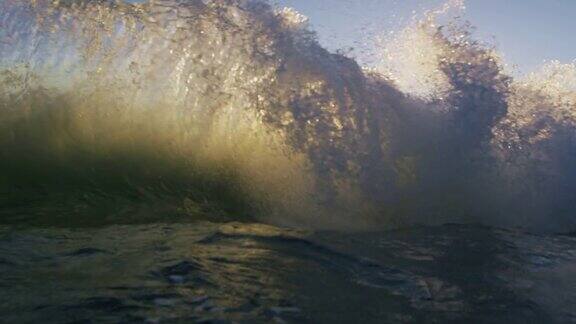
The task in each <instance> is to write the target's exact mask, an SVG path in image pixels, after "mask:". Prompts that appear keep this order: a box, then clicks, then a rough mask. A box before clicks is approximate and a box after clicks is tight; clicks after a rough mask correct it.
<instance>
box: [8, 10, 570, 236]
mask: <svg viewBox="0 0 576 324" xmlns="http://www.w3.org/2000/svg"><path fill="white" fill-rule="evenodd" d="M456 4H457V5H458V4H459V3H456ZM453 7H454V4H449V5H448V6H447V7H446V8H443V9H442V10H439V11H435V12H431V13H429V14H427V15H426V16H425V18H424V19H422V20H419V21H415V22H414V23H413V24H412V25H410V26H408V27H407V28H406V29H405V30H404V31H403V32H401V33H399V34H397V36H396V37H394V38H391V39H385V40H384V42H383V48H382V49H381V50H382V53H383V55H382V62H381V65H380V66H378V67H377V68H376V69H366V68H362V67H360V66H359V65H358V64H357V63H356V62H355V61H354V60H352V59H350V58H348V57H345V56H343V55H341V54H334V53H330V52H328V51H327V50H325V49H323V48H322V47H321V46H320V45H319V44H318V42H317V40H316V37H315V35H314V33H313V32H311V31H310V30H309V28H308V26H307V19H306V18H305V17H304V16H302V15H300V14H299V13H297V12H296V11H294V10H292V9H287V8H285V9H278V8H275V7H273V6H271V5H269V4H266V3H264V2H261V1H249V0H205V1H201V0H190V1H183V0H155V1H148V2H145V3H141V4H127V3H123V2H120V1H106V0H94V1H80V0H68V1H65V0H61V1H48V0H34V1H32V0H31V1H16V0H4V1H2V2H0V27H1V28H0V69H1V73H0V85H1V86H0V170H2V171H1V172H0V207H1V208H0V220H2V221H3V222H9V223H23V222H24V223H48V224H62V225H71V224H80V225H91V224H100V223H125V222H130V223H131V222H147V221H167V222H171V221H183V220H184V221H185V220H194V219H198V218H208V219H210V220H219V219H223V220H229V219H234V220H238V219H250V218H254V217H255V218H256V219H257V220H259V221H266V222H273V223H276V224H280V225H289V226H307V227H313V228H333V229H348V230H359V229H373V228H389V227H392V226H407V225H412V224H420V223H427V224H429V223H443V222H476V223H483V224H486V225H495V226H517V227H523V228H527V229H531V230H546V231H559V230H567V229H569V228H572V229H573V228H574V227H575V226H574V225H576V217H574V216H572V211H574V210H576V209H575V207H576V206H574V205H575V204H576V172H575V171H576V169H575V168H574V165H576V164H575V163H574V162H576V161H574V160H575V159H576V142H575V137H574V135H575V132H574V131H575V129H576V115H575V113H574V112H575V111H576V109H575V108H576V92H575V91H576V66H575V65H574V64H560V63H556V62H552V63H550V64H548V65H546V66H545V67H543V69H542V71H541V72H539V73H534V74H531V75H528V76H525V77H522V78H512V77H511V76H510V75H508V74H507V73H506V72H505V67H504V65H503V63H502V62H501V59H500V58H499V55H498V53H497V51H496V50H495V49H494V48H492V47H491V46H489V45H486V44H482V43H480V42H477V41H475V40H474V38H473V36H472V33H471V28H470V27H469V26H468V25H467V24H466V23H461V22H458V21H454V22H452V23H450V24H448V25H445V26H440V25H439V24H438V23H437V17H438V16H439V15H443V14H445V13H446V12H447V11H449V10H453Z"/></svg>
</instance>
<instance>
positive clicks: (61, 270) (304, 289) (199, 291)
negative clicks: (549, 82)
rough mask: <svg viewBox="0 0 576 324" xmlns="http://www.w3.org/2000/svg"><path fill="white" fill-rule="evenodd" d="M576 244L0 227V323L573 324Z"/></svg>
mask: <svg viewBox="0 0 576 324" xmlns="http://www.w3.org/2000/svg"><path fill="white" fill-rule="evenodd" d="M574 271H576V238H573V237H569V236H538V235H531V234H524V233H521V232H514V231H506V230H497V229H491V228H486V227H479V226H461V225H446V226H441V227H418V228H411V229H405V230H398V231H391V232H381V233H361V234H342V233H333V232H316V233H313V232H305V231H297V230H289V229H282V228H277V227H272V226H268V225H261V224H240V223H228V224H216V223H208V222H200V223H194V224H183V225H178V224H170V225H161V224H157V225H126V226H110V227H104V228H96V229H94V228H93V229H59V228H28V229H22V228H17V227H11V226H3V227H1V228H0V272H1V273H2V276H1V277H0V314H1V315H2V316H1V318H0V322H3V323H130V322H135V323H139V322H149V323H191V322H211V323H214V322H216V323H220V322H221V323H264V322H278V323H344V322H347V323H399V322H401V323H414V322H431V323H450V322H454V323H456V322H474V323H504V322H508V323H567V322H576V307H575V306H574V305H576V276H574Z"/></svg>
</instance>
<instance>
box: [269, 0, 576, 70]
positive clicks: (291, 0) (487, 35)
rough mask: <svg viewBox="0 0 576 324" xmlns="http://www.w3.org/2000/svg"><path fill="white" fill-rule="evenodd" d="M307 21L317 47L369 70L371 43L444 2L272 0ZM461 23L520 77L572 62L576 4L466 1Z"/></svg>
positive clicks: (575, 47)
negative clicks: (344, 53)
mask: <svg viewBox="0 0 576 324" xmlns="http://www.w3.org/2000/svg"><path fill="white" fill-rule="evenodd" d="M275 2H276V3H277V4H278V5H281V6H289V7H292V8H295V9H296V10H298V11H299V12H300V13H302V14H304V15H306V16H308V17H309V19H310V23H311V27H312V29H314V30H315V31H316V32H317V33H318V37H319V39H320V42H321V43H322V44H323V45H324V46H326V47H328V48H329V49H331V50H337V49H344V50H345V49H347V48H350V47H353V48H354V50H353V51H352V52H350V55H351V56H353V57H354V56H355V57H357V58H359V59H360V60H361V61H364V63H365V64H373V63H375V62H373V61H372V56H371V55H370V54H373V52H374V51H375V50H376V49H375V48H374V46H373V41H374V40H375V39H376V38H377V37H378V36H381V35H384V34H385V33H386V32H389V31H391V30H398V29H401V27H402V26H405V25H406V24H408V23H409V22H410V21H411V19H412V17H414V16H415V15H418V14H421V13H422V12H424V11H426V10H429V9H433V8H438V7H440V6H441V5H442V4H443V3H444V0H275ZM463 18H464V19H466V20H468V21H470V22H471V23H472V24H473V25H474V26H476V28H477V29H476V34H475V35H476V37H477V38H478V39H480V40H483V41H488V42H490V43H492V44H495V45H496V46H497V48H498V49H499V50H500V51H501V52H502V53H503V56H504V59H505V62H506V63H507V64H508V65H510V66H511V67H513V68H514V67H515V69H516V70H517V71H516V72H518V73H527V72H531V71H534V70H536V69H537V68H538V67H539V66H541V65H542V63H543V62H544V61H547V60H559V61H561V62H565V63H570V62H572V61H573V60H575V59H576V37H575V35H574V33H575V32H576V0H467V1H466V12H465V13H464V16H463Z"/></svg>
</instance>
